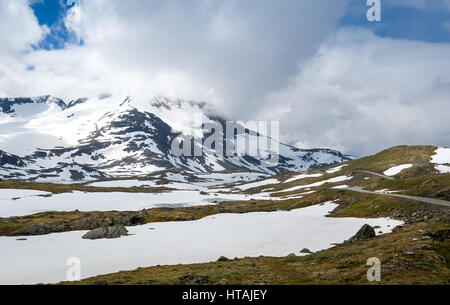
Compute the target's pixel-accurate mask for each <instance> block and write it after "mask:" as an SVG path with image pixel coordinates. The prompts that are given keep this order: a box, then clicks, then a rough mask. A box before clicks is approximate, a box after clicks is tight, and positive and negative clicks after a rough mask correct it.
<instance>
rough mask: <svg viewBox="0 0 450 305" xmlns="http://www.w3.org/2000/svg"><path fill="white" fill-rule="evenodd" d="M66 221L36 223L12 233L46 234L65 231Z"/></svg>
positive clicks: (25, 234)
mask: <svg viewBox="0 0 450 305" xmlns="http://www.w3.org/2000/svg"><path fill="white" fill-rule="evenodd" d="M64 230H65V226H64V222H62V221H55V222H50V223H42V224H35V225H31V226H28V227H25V228H23V229H20V230H17V231H15V232H13V233H12V235H13V236H29V235H45V234H50V233H54V232H63V231H64Z"/></svg>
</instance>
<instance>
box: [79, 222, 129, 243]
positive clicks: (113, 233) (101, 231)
mask: <svg viewBox="0 0 450 305" xmlns="http://www.w3.org/2000/svg"><path fill="white" fill-rule="evenodd" d="M127 235H128V231H127V229H126V228H125V227H124V226H121V225H118V226H112V227H108V228H97V229H94V230H92V231H89V232H87V233H86V234H84V235H83V236H82V238H83V239H91V240H95V239H103V238H108V239H111V238H119V237H121V236H127Z"/></svg>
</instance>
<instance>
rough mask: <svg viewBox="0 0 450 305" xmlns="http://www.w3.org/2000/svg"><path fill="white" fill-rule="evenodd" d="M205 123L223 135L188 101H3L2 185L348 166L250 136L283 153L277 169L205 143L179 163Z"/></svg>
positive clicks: (318, 152)
mask: <svg viewBox="0 0 450 305" xmlns="http://www.w3.org/2000/svg"><path fill="white" fill-rule="evenodd" d="M199 121H200V122H203V123H211V122H215V124H219V125H220V126H222V127H225V121H224V120H223V119H221V118H218V117H216V116H214V115H211V114H209V113H208V112H207V111H206V110H205V109H204V106H203V105H202V104H199V103H193V102H188V101H176V102H173V101H169V100H167V99H163V98H154V99H152V100H151V101H150V102H148V103H137V102H135V101H133V100H131V99H130V98H129V97H126V96H106V95H105V96H101V97H97V98H90V99H87V98H83V99H78V100H74V101H71V102H70V103H68V104H66V103H65V102H64V101H63V100H61V99H59V98H55V97H51V96H43V97H38V98H6V99H0V150H1V151H0V177H3V178H14V179H27V180H38V181H59V180H61V179H62V180H74V181H83V180H92V179H99V178H104V177H116V176H138V175H147V174H150V173H152V172H157V171H163V170H166V169H170V168H174V167H175V168H181V169H183V170H185V171H187V172H194V173H195V172H197V173H198V172H218V171H225V170H237V169H246V170H250V171H255V172H261V173H268V174H274V173H279V172H285V171H306V170H308V169H309V168H313V167H320V166H325V165H330V164H334V163H338V162H342V161H345V160H347V158H346V157H345V156H343V155H342V154H341V153H339V152H337V151H334V150H328V149H313V150H301V149H297V148H295V147H292V146H289V145H285V144H281V143H278V142H277V141H276V140H274V139H272V138H269V137H267V136H264V135H262V134H259V133H257V132H255V131H253V130H247V131H246V132H245V133H244V135H245V136H247V137H248V138H249V139H250V140H249V141H266V143H267V142H270V143H271V144H272V145H274V144H276V145H279V162H278V163H277V164H275V165H274V164H267V163H266V162H265V159H267V158H268V157H269V156H271V154H272V153H273V152H272V151H264V152H263V154H260V155H255V156H249V155H235V156H222V155H220V154H217V150H216V149H211V148H207V147H206V146H205V145H203V141H200V142H199V143H200V144H198V143H197V144H196V145H200V146H202V147H199V148H200V149H201V150H202V151H203V154H201V156H197V157H190V156H185V155H182V156H179V155H178V154H176V153H175V152H174V151H173V150H172V144H173V141H176V139H177V137H179V135H180V134H183V135H187V134H191V135H192V134H193V135H195V136H196V137H199V138H201V139H202V140H205V139H206V138H207V137H208V136H210V135H211V133H208V132H207V131H205V129H204V127H205V125H202V123H200V124H199ZM223 130H225V128H224V129H223ZM240 136H241V137H242V136H243V135H234V138H235V139H237V140H239V137H240ZM259 143H261V142H259ZM214 148H215V146H214Z"/></svg>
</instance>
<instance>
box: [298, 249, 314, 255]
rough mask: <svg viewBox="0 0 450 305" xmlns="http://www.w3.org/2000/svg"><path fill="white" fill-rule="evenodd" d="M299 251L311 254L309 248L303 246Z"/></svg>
mask: <svg viewBox="0 0 450 305" xmlns="http://www.w3.org/2000/svg"><path fill="white" fill-rule="evenodd" d="M300 253H307V254H311V253H312V252H311V250H309V249H307V248H303V249H301V250H300Z"/></svg>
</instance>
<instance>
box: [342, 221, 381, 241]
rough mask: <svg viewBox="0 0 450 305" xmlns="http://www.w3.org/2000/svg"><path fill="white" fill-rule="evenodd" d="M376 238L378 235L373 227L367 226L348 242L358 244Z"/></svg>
mask: <svg viewBox="0 0 450 305" xmlns="http://www.w3.org/2000/svg"><path fill="white" fill-rule="evenodd" d="M376 236H377V235H376V234H375V229H374V228H373V227H371V226H370V225H368V224H365V225H363V226H362V227H361V229H359V231H358V232H357V233H356V234H355V235H354V236H353V237H351V238H350V239H349V240H348V241H349V242H356V241H359V240H363V239H369V238H374V237H376Z"/></svg>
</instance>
